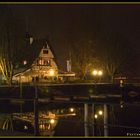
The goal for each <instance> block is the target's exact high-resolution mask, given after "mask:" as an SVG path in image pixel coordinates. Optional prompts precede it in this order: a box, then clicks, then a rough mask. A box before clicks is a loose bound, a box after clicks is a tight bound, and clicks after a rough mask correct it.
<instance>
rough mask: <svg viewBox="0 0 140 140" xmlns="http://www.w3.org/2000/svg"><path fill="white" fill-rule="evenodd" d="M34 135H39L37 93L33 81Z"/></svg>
mask: <svg viewBox="0 0 140 140" xmlns="http://www.w3.org/2000/svg"><path fill="white" fill-rule="evenodd" d="M34 135H35V136H38V135H39V112H38V92H37V85H36V79H35V99H34Z"/></svg>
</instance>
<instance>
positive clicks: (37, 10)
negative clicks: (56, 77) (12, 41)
mask: <svg viewBox="0 0 140 140" xmlns="http://www.w3.org/2000/svg"><path fill="white" fill-rule="evenodd" d="M8 6H9V7H10V8H11V9H12V10H13V11H14V13H15V15H16V16H19V17H21V18H23V19H25V20H26V21H27V23H28V30H29V32H30V33H31V34H32V35H33V37H35V38H48V39H49V41H50V43H51V45H52V47H53V49H54V51H55V53H56V55H57V58H58V59H59V60H58V62H60V63H61V62H62V61H63V62H66V59H67V57H68V54H67V53H66V51H67V50H68V46H69V44H70V42H71V41H76V40H78V39H79V38H86V37H89V38H91V39H94V37H95V36H96V35H98V36H102V35H105V36H107V34H108V31H111V32H113V33H118V34H119V35H121V36H122V37H124V38H125V39H126V40H128V41H129V42H130V43H131V46H132V47H134V48H135V49H136V52H139V50H140V49H139V38H140V5H134V4H133V5H132V4H128V5H126V4H125V5H124V4H119V5H117V4H114V5H111V4H110V5H109V4H102V5H101V4H98V5H97V4H44V5H42V4H40V5H38V4H37V5H31V4H30V5H28V4H26V5H18V4H17V5H8ZM63 67H64V66H63Z"/></svg>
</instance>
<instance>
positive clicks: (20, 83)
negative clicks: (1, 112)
mask: <svg viewBox="0 0 140 140" xmlns="http://www.w3.org/2000/svg"><path fill="white" fill-rule="evenodd" d="M19 87H20V98H22V79H21V74H20V80H19ZM20 113H22V102H21V103H20Z"/></svg>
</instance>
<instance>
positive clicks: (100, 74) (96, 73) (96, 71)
mask: <svg viewBox="0 0 140 140" xmlns="http://www.w3.org/2000/svg"><path fill="white" fill-rule="evenodd" d="M92 75H93V76H94V77H95V78H97V77H101V76H102V75H103V72H102V70H93V71H92ZM96 80H97V79H95V83H94V84H95V88H94V89H95V90H94V93H95V94H96V93H97V84H96V83H97V81H96ZM94 108H95V104H94V103H93V104H92V114H93V115H94V113H95V109H94ZM100 113H101V112H100ZM95 115H96V114H95ZM96 117H98V116H96ZM96 117H95V118H94V117H93V127H92V133H93V136H94V135H95V119H96Z"/></svg>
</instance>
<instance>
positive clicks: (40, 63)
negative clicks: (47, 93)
mask: <svg viewBox="0 0 140 140" xmlns="http://www.w3.org/2000/svg"><path fill="white" fill-rule="evenodd" d="M57 79H58V66H57V64H56V62H55V58H54V55H53V53H52V51H51V49H50V47H49V46H48V44H47V43H46V44H45V45H44V46H43V48H42V49H41V51H40V53H39V56H38V57H37V58H36V59H35V60H34V62H33V64H32V65H31V67H30V68H29V69H27V70H25V71H24V72H21V73H18V74H16V75H14V77H13V80H17V81H19V80H22V82H31V81H35V80H36V81H40V80H41V81H50V80H51V81H52V80H57Z"/></svg>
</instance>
